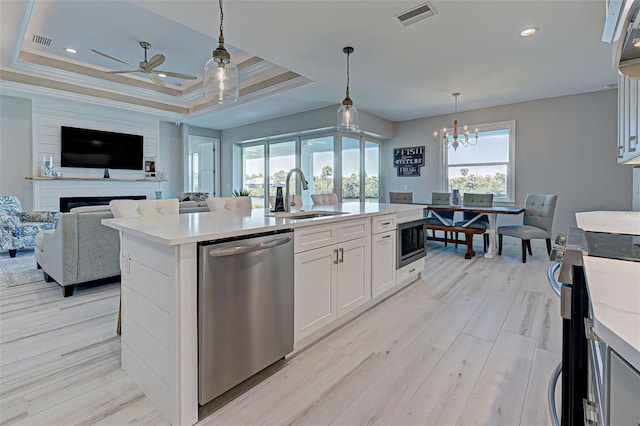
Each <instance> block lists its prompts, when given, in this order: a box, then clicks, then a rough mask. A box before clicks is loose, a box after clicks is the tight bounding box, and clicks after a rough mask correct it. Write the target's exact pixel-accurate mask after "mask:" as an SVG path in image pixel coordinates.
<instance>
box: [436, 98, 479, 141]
mask: <svg viewBox="0 0 640 426" xmlns="http://www.w3.org/2000/svg"><path fill="white" fill-rule="evenodd" d="M452 95H453V97H454V98H455V99H456V109H455V114H454V116H457V115H458V96H460V93H459V92H455V93H452ZM441 133H442V139H441V140H440V141H439V140H438V132H437V131H436V132H433V141H434V142H435V143H438V142H440V143H442V145H443V146H446V147H447V149H449V148H450V147H453V150H454V151H455V150H457V149H458V146H460V145H462V146H464V147H465V148H466V147H467V146H474V145H475V144H477V143H478V129H477V128H476V131H475V133H476V134H475V138H474V139H473V140H471V139H469V130H468V129H467V126H464V128H463V135H464V138H460V134H459V133H458V120H457V119H454V120H453V134H452V135H450V134H449V132H448V131H447V129H446V128H444V129H442V132H441Z"/></svg>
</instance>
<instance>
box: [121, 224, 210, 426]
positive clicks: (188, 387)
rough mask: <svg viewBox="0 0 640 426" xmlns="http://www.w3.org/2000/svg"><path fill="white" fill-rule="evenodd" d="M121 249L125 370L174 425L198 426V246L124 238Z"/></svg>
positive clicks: (130, 237) (123, 365) (123, 357)
mask: <svg viewBox="0 0 640 426" xmlns="http://www.w3.org/2000/svg"><path fill="white" fill-rule="evenodd" d="M122 250H123V251H122V254H123V265H122V368H123V369H124V370H125V371H126V372H127V373H128V374H129V376H130V377H131V378H132V379H133V380H134V381H135V382H136V384H138V386H140V388H141V389H142V390H143V392H144V393H145V395H146V396H147V397H148V398H149V399H150V400H151V401H152V402H153V403H154V404H155V405H156V406H157V407H158V409H159V410H160V411H161V412H162V414H163V415H164V416H165V418H166V419H167V420H168V421H169V422H170V423H171V424H173V425H193V424H195V423H196V422H197V421H198V404H197V374H196V373H197V340H196V339H197V317H196V315H197V310H196V288H197V286H196V276H197V274H196V267H197V265H196V251H195V244H186V245H184V246H166V245H161V244H155V243H152V242H150V241H149V240H146V239H143V238H139V237H135V236H132V235H128V234H126V233H125V234H124V235H123V239H122ZM180 283H182V284H180Z"/></svg>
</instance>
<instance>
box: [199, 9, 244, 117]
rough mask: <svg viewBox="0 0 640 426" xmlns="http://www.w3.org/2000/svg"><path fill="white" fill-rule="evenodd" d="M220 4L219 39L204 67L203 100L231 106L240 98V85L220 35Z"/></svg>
mask: <svg viewBox="0 0 640 426" xmlns="http://www.w3.org/2000/svg"><path fill="white" fill-rule="evenodd" d="M219 3H220V37H218V43H219V44H218V48H217V49H216V50H214V51H213V57H212V58H211V59H209V60H208V61H207V63H206V64H205V66H204V92H203V96H204V98H205V99H208V100H211V101H216V102H218V103H219V104H231V103H235V102H238V98H239V97H240V84H239V82H238V67H236V66H235V64H234V63H233V62H231V55H230V54H229V52H227V49H225V48H224V35H223V34H222V21H223V19H224V15H223V13H222V0H219Z"/></svg>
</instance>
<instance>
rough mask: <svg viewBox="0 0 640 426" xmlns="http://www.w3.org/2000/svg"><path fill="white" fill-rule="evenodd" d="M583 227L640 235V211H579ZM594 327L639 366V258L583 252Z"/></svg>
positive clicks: (581, 226)
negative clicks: (607, 257) (626, 258)
mask: <svg viewBox="0 0 640 426" xmlns="http://www.w3.org/2000/svg"><path fill="white" fill-rule="evenodd" d="M576 221H577V224H578V227H579V228H581V229H582V230H584V231H591V232H609V233H616V234H632V235H640V212H622V211H595V212H581V213H576ZM582 260H583V264H584V268H585V272H586V276H587V287H588V290H589V298H590V300H591V309H592V310H593V316H594V331H595V333H596V334H597V335H598V337H600V339H602V340H604V341H605V342H606V343H607V344H608V345H609V346H611V348H612V349H613V350H615V351H616V352H617V353H619V354H620V355H621V356H622V357H623V358H624V359H626V360H627V361H628V362H629V363H630V364H631V365H633V366H634V367H635V368H636V369H637V370H640V262H632V261H625V260H616V259H605V258H600V257H594V256H584V257H583V259H582Z"/></svg>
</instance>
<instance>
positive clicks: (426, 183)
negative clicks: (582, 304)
mask: <svg viewBox="0 0 640 426" xmlns="http://www.w3.org/2000/svg"><path fill="white" fill-rule="evenodd" d="M616 115H617V91H615V90H603V91H599V92H592V93H585V94H580V95H573V96H563V97H558V98H550V99H542V100H537V101H531V102H522V103H517V104H512V105H504V106H500V107H494V108H486V109H481V110H474V111H468V112H463V113H459V114H458V120H459V122H461V123H463V124H469V125H473V124H476V123H488V122H497V121H506V120H515V121H516V204H517V205H522V204H523V203H524V198H525V196H526V194H529V193H539V194H558V205H557V208H556V214H555V219H554V232H563V231H566V230H567V229H568V227H569V226H575V225H576V223H575V217H574V214H575V212H578V211H589V210H630V209H631V199H632V168H631V166H623V165H618V164H616V137H617V134H616V129H617V118H616ZM452 122H453V114H449V115H443V116H438V117H429V118H423V119H416V120H409V121H403V122H399V123H396V126H395V132H396V137H395V138H394V139H393V140H392V141H391V142H390V143H388V144H386V145H385V148H384V154H385V155H384V158H385V160H384V165H383V167H382V170H383V173H384V176H383V188H384V191H385V194H386V193H388V192H389V191H402V190H403V189H404V186H405V185H406V186H407V190H409V191H412V192H413V194H414V196H413V199H414V201H415V202H429V201H430V199H431V192H433V191H439V190H440V181H439V176H440V166H441V164H440V157H439V149H438V146H437V145H436V144H435V143H434V142H433V132H434V131H435V130H438V129H439V128H442V127H445V126H447V127H449V126H450V125H451V123H452ZM478 143H481V140H480V141H479V142H478ZM416 145H425V146H426V165H425V166H424V167H423V168H422V173H421V174H422V176H420V177H415V178H414V177H404V178H403V177H400V178H399V177H397V176H396V173H395V172H396V171H395V168H394V167H393V164H392V158H393V148H399V147H404V146H416ZM458 149H464V148H458ZM521 220H522V219H521V217H512V218H510V217H506V216H501V217H499V218H498V225H501V224H506V223H514V222H516V223H517V222H519V221H521Z"/></svg>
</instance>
